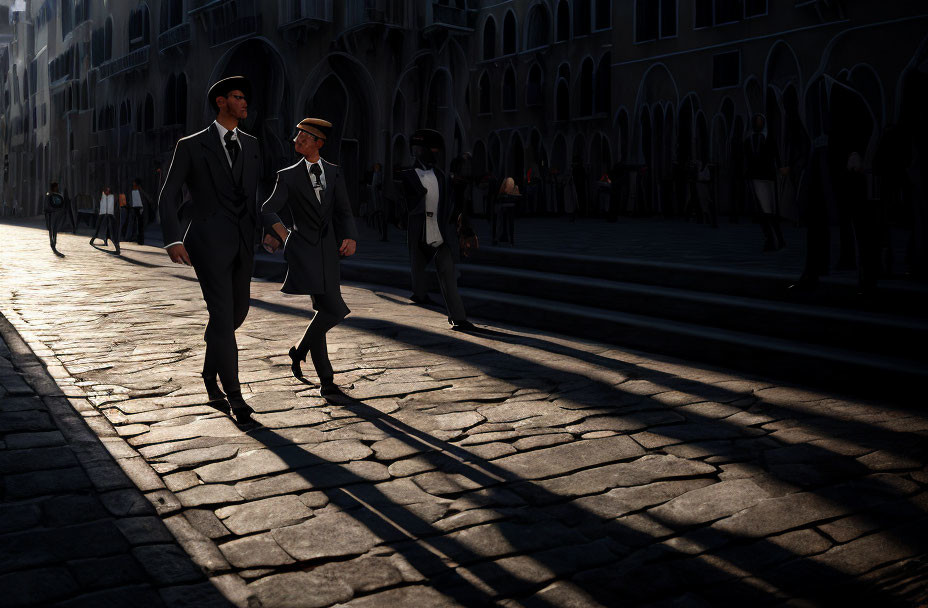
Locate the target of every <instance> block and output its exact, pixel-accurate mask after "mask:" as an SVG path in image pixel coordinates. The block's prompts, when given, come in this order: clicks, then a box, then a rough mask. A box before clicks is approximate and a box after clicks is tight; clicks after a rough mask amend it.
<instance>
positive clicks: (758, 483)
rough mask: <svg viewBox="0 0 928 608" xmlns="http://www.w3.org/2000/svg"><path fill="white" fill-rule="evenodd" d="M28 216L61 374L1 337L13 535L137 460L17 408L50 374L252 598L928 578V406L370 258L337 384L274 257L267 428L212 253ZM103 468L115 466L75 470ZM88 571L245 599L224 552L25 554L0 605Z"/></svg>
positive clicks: (2, 440)
mask: <svg viewBox="0 0 928 608" xmlns="http://www.w3.org/2000/svg"><path fill="white" fill-rule="evenodd" d="M0 243H2V245H0V313H2V316H3V317H5V318H6V320H7V321H8V322H9V324H10V325H11V326H12V328H14V329H15V330H16V332H18V334H19V335H20V336H21V337H22V340H24V342H25V343H26V344H27V345H28V346H29V347H30V348H31V349H32V351H33V352H34V353H35V355H36V356H37V357H38V358H39V359H40V360H41V362H42V363H43V364H44V365H45V366H46V368H47V370H48V374H50V376H51V378H53V379H54V383H52V382H50V381H41V380H39V379H38V378H40V376H39V375H36V374H24V372H22V371H19V372H17V371H15V370H13V368H12V367H11V365H6V366H4V364H3V362H2V361H0V386H2V387H3V388H0V404H2V405H0V475H2V479H3V481H2V486H0V499H2V503H0V548H2V547H12V548H13V549H12V550H21V549H18V547H21V546H23V545H22V544H16V540H17V539H19V538H21V536H17V538H16V539H12V540H11V537H13V536H15V535H23V534H30V533H35V534H38V533H39V532H36V531H35V530H40V531H41V533H42V534H46V535H49V534H53V533H50V532H48V531H47V530H48V528H47V524H46V523H36V522H32V523H29V524H28V525H26V524H24V525H23V527H21V528H14V527H11V526H6V525H3V522H5V521H7V519H6V516H5V515H3V514H4V513H13V512H14V510H15V511H16V512H27V511H28V512H31V511H32V510H34V508H35V507H33V506H30V505H34V504H36V502H37V501H40V500H46V501H47V500H50V499H49V498H48V497H49V496H54V495H56V493H71V494H77V495H81V496H86V495H88V492H90V491H91V490H89V489H88V488H90V485H93V486H94V487H95V488H97V489H98V490H99V488H100V487H101V486H100V481H99V480H97V479H95V477H94V476H95V475H97V474H99V475H112V474H113V470H112V469H113V467H112V466H111V465H112V462H111V461H107V463H108V465H107V466H102V465H101V466H99V467H96V469H95V468H94V467H85V468H81V469H76V468H75V467H74V462H73V458H69V457H66V456H61V457H60V460H56V459H55V457H53V455H52V453H51V452H49V450H52V449H60V448H51V447H44V446H46V445H57V444H46V443H44V439H42V438H41V437H34V435H35V434H36V433H37V432H39V431H40V429H32V428H26V427H23V426H22V423H21V422H17V421H21V420H22V419H24V417H25V415H24V414H23V413H22V411H21V410H22V409H23V408H22V407H21V399H20V398H13V396H12V395H11V393H14V391H13V389H11V387H12V386H18V387H19V388H18V389H17V390H27V389H26V388H23V386H20V385H17V384H16V379H17V377H19V376H22V377H24V378H25V380H26V381H27V382H29V383H30V384H31V388H29V389H28V390H32V391H34V392H35V393H37V394H38V395H39V396H40V397H45V398H46V401H47V400H48V399H50V398H53V397H54V396H55V395H56V394H57V395H62V394H63V395H64V396H65V397H67V399H66V400H65V399H62V398H61V397H60V396H59V397H58V398H57V399H55V400H54V404H55V407H49V408H48V412H47V414H43V415H47V416H50V418H49V420H50V421H51V422H53V423H54V424H55V425H57V426H58V428H59V429H60V428H62V427H63V426H65V425H70V426H71V427H73V426H74V425H75V424H79V422H80V421H79V420H77V416H76V415H75V414H74V413H75V412H76V413H77V415H79V416H81V417H83V420H84V421H85V422H86V424H87V425H88V426H89V428H90V429H91V430H92V431H93V433H86V436H82V437H81V442H82V443H83V444H84V445H85V447H88V449H89V446H94V445H101V444H102V446H103V447H104V448H105V449H106V450H108V452H109V454H110V455H111V457H112V461H115V463H118V465H119V467H120V468H121V469H122V471H123V472H124V474H125V475H126V476H127V477H128V479H130V480H131V482H132V484H134V485H135V486H136V487H137V489H138V490H139V491H141V492H142V493H144V495H145V496H146V497H147V498H148V501H149V502H150V503H151V505H152V506H153V507H154V512H152V513H150V514H149V516H151V515H154V514H155V513H156V514H157V515H159V516H160V518H161V519H163V520H164V523H165V524H166V527H167V530H169V531H170V532H171V533H172V534H173V537H174V538H176V541H177V544H178V545H179V546H180V547H181V548H183V550H184V551H186V553H187V554H188V555H189V557H190V559H191V560H192V562H193V563H194V564H196V565H197V566H199V568H200V570H202V572H203V573H205V575H206V576H207V577H209V579H210V580H212V581H213V583H214V584H215V585H216V588H217V589H218V590H219V591H220V592H221V593H222V595H224V596H225V597H226V598H227V599H228V600H229V601H230V602H232V603H233V604H235V605H237V606H241V607H246V606H247V607H257V606H263V607H265V608H269V607H272V606H318V607H324V606H332V605H342V604H344V605H347V606H353V607H354V606H357V607H362V606H363V607H367V606H403V607H405V606H416V607H419V608H428V607H433V606H459V605H460V606H485V605H498V606H503V607H506V608H516V607H520V606H525V607H536V606H538V607H545V606H576V607H586V606H619V605H622V606H626V605H655V606H670V605H674V606H718V605H738V606H748V605H776V604H780V603H785V602H788V601H790V600H796V599H805V600H808V602H809V603H808V604H801V605H836V604H842V605H872V606H893V605H900V606H907V605H912V606H915V605H921V604H924V603H925V602H928V589H926V587H928V466H926V462H928V458H926V436H928V414H926V412H925V411H924V406H923V405H922V404H913V407H912V409H909V410H906V409H901V408H898V407H895V406H893V407H889V406H885V405H881V404H878V403H868V402H861V401H857V400H854V399H848V398H843V397H841V396H838V395H832V394H826V393H822V392H817V391H810V390H805V389H802V388H797V387H791V386H784V385H782V384H781V383H780V384H775V383H772V382H769V381H766V380H764V379H763V377H762V376H761V375H758V376H756V377H749V376H745V375H744V374H741V373H734V372H729V371H727V370H724V369H717V368H709V367H706V366H703V365H696V364H692V363H688V362H685V361H680V360H673V359H670V358H666V357H656V356H652V355H648V354H647V353H642V352H636V351H630V350H625V349H622V348H618V347H615V346H607V345H602V344H596V343H591V342H586V341H578V340H574V339H571V338H569V337H567V336H566V335H554V334H549V333H544V332H539V331H535V330H531V331H529V330H525V329H520V328H517V327H510V326H494V327H493V329H494V330H496V333H495V334H493V335H467V334H461V333H456V332H452V331H449V329H448V324H447V321H446V319H445V315H444V314H442V313H441V312H438V311H437V310H426V309H423V308H420V307H417V306H413V305H411V304H410V303H409V302H408V300H407V299H406V296H408V295H409V294H408V293H407V292H405V291H396V290H391V289H385V288H379V287H378V288H373V287H367V286H364V285H346V286H344V287H343V294H344V296H345V301H346V302H347V304H348V306H349V307H350V308H351V309H352V314H351V315H350V316H349V317H348V319H347V320H346V321H345V322H344V323H343V324H342V325H341V326H339V327H337V328H336V329H334V330H333V331H332V332H330V333H329V336H328V344H329V351H330V353H331V356H332V361H333V364H334V366H335V371H336V378H335V379H336V382H338V383H339V384H340V385H342V386H344V387H345V388H346V393H347V394H348V395H349V396H350V399H349V400H347V401H345V402H343V403H339V404H337V405H336V404H330V403H327V402H325V401H324V400H322V399H321V398H319V396H318V388H316V387H314V386H313V385H311V384H307V383H302V382H300V381H298V380H297V379H295V378H294V377H293V376H292V375H291V374H290V367H289V363H290V361H289V358H288V357H287V355H286V352H287V349H288V348H289V347H290V346H291V345H292V344H293V343H294V341H295V340H297V339H298V337H299V335H301V333H302V331H303V329H304V328H305V326H306V323H307V322H308V318H309V310H311V308H310V303H309V299H308V298H305V297H293V296H286V295H284V294H282V293H280V292H279V287H280V285H279V284H278V283H269V282H254V283H253V284H252V307H251V312H250V313H249V315H248V318H247V320H246V322H245V324H244V326H243V327H242V328H241V329H240V330H239V331H238V332H237V338H238V345H239V350H240V367H241V370H242V381H243V386H242V389H243V393H244V394H245V398H246V400H247V401H248V403H249V405H251V406H252V407H253V408H254V409H255V410H256V412H257V415H256V416H255V419H256V420H257V421H258V422H259V423H260V425H261V426H260V427H259V428H257V429H255V430H251V431H248V432H243V431H242V430H240V429H239V428H238V427H237V426H236V425H235V424H234V423H233V422H232V421H231V419H230V418H228V417H227V416H226V415H225V414H224V413H222V412H220V411H217V410H216V409H215V408H213V407H211V406H210V405H208V404H207V399H206V394H205V390H204V388H203V384H202V381H201V379H200V375H199V374H200V371H201V368H202V357H203V353H204V348H203V331H204V327H205V323H206V318H207V317H206V310H205V305H204V304H203V301H202V297H201V294H200V290H199V286H198V284H197V282H196V279H195V276H194V273H193V270H192V269H191V268H187V267H181V266H176V265H172V264H171V263H170V261H169V259H168V257H167V255H166V254H165V253H164V252H163V250H161V249H158V248H154V247H144V246H138V245H135V244H134V243H124V244H123V245H122V256H121V257H117V256H115V255H113V254H112V253H111V249H110V250H99V249H95V248H92V247H90V246H89V245H88V244H87V238H86V237H85V236H74V235H72V234H70V233H62V234H61V235H60V236H59V241H58V244H59V250H60V251H61V252H62V253H64V254H65V256H66V257H63V258H58V257H56V256H55V255H54V254H53V253H52V252H51V251H50V249H49V246H48V238H47V234H46V233H45V232H44V231H42V230H38V229H34V228H30V227H24V226H14V225H10V224H0ZM360 246H361V247H363V246H364V243H363V242H362V243H361V244H360ZM474 321H475V322H476V323H478V324H481V321H480V319H474ZM569 329H570V328H569V327H565V334H566V333H569ZM0 354H3V351H2V350H0ZM307 368H308V377H309V379H310V380H315V378H314V377H313V376H312V373H311V371H310V370H311V366H307ZM757 371H758V374H761V373H762V372H763V370H761V369H758V370H757ZM66 406H69V407H70V409H69V408H68V407H66ZM56 412H58V413H56ZM69 417H70V418H69ZM27 426H28V425H27ZM46 426H48V425H46ZM54 432H55V431H54V430H53V429H52V427H51V426H48V428H45V427H43V428H42V429H41V434H46V433H54ZM94 434H95V436H96V438H99V443H95V442H96V441H97V440H96V439H95V438H94ZM27 435H28V437H27ZM94 449H96V448H94ZM30 450H31V451H32V452H34V454H35V459H40V458H45V459H48V460H47V461H46V462H45V463H44V464H43V465H42V469H43V470H44V471H45V472H44V473H43V475H45V476H49V475H52V474H54V475H59V474H60V476H61V481H60V482H56V483H51V482H49V483H47V484H46V485H47V488H46V489H44V490H41V491H42V492H44V494H41V496H40V495H38V494H37V493H35V492H30V493H26V494H24V493H23V492H22V491H21V487H22V486H21V483H22V481H21V477H22V475H23V474H24V473H26V472H27V471H26V469H25V468H23V467H26V466H27V465H26V464H24V463H25V462H27V461H29V460H30V458H31V457H30V456H29V451H30ZM103 456H106V455H105V454H104V455H103ZM102 460H105V459H102ZM102 460H101V461H102ZM36 462H38V460H36ZM48 471H52V472H53V473H49V472H48ZM75 471H77V472H75ZM116 472H117V473H118V471H116ZM82 475H86V476H87V479H89V481H90V485H87V484H86V483H84V481H81V484H79V485H76V486H74V485H72V486H68V485H67V483H66V482H67V480H72V479H74V478H81V479H83V478H82V477H81V476H82ZM75 476H76V477H75ZM130 485H131V484H130ZM129 489H130V490H131V489H132V488H131V487H130V488H129ZM146 507H147V505H146ZM153 519H154V518H153ZM107 521H108V520H107ZM155 523H157V522H155ZM107 525H108V526H109V525H110V524H107ZM36 526H38V528H37V527H36ZM118 529H119V530H121V531H122V532H125V530H124V529H123V526H122V525H120V526H118ZM155 529H156V530H162V528H160V527H155ZM29 530H32V531H33V532H29ZM114 532H115V531H114ZM61 534H62V535H63V536H64V538H66V539H67V540H69V542H76V541H74V540H73V539H71V537H69V536H67V535H68V534H69V532H68V530H66V529H63V530H62V531H61ZM116 536H118V535H116ZM159 539H160V540H158V542H159V543H162V544H157V545H153V546H157V547H168V548H165V549H162V550H163V551H168V552H170V551H174V550H175V549H176V547H177V545H174V544H173V542H174V541H173V540H171V539H170V537H165V538H160V537H159ZM86 542H90V543H92V542H94V541H93V540H88V541H86ZM151 542H154V541H151ZM110 545H111V548H110V547H109V546H108V547H107V548H105V549H101V550H100V551H99V552H97V553H95V554H94V558H96V559H100V560H102V559H103V558H112V559H115V558H114V557H113V556H117V555H122V554H124V553H125V552H127V551H130V550H131V551H132V552H133V553H134V555H135V556H136V558H138V560H139V562H141V563H142V564H143V565H144V557H145V555H146V552H151V551H153V550H152V549H150V548H146V547H142V548H141V552H140V550H139V548H138V547H136V543H133V542H132V539H131V538H128V539H127V540H118V542H116V541H114V542H112V543H110ZM146 546H147V545H146ZM132 547H135V548H132ZM170 547H173V549H170ZM177 553H180V552H179V551H177ZM0 555H3V551H2V549H0ZM172 555H173V554H172ZM175 557H177V556H176V555H175ZM180 557H181V558H183V556H180ZM172 563H175V562H172ZM177 563H187V562H184V561H183V560H182V559H181V560H180V562H177ZM62 569H64V570H67V571H68V572H69V573H70V575H69V576H73V579H74V585H73V586H72V587H69V588H67V589H65V590H64V591H60V592H59V595H58V596H54V597H52V598H51V599H53V600H56V601H57V600H66V599H75V600H79V599H80V598H81V597H82V596H83V594H87V593H91V592H94V591H95V590H97V589H100V588H101V587H103V586H105V587H106V588H107V589H108V590H109V589H115V590H116V591H112V592H113V593H118V592H119V591H118V590H119V589H123V592H124V594H125V596H127V597H131V594H133V593H137V592H139V591H138V589H141V588H144V589H145V592H146V593H153V592H152V591H151V589H154V588H157V589H158V590H159V593H160V595H158V596H157V597H156V598H155V599H156V600H157V601H163V602H165V603H166V604H167V605H169V606H187V605H189V606H194V605H197V606H202V605H207V602H214V603H215V605H219V604H220V603H221V598H218V596H217V597H211V596H210V595H209V593H208V592H209V591H210V590H209V589H206V588H204V586H203V585H202V581H199V585H200V586H196V584H197V583H198V579H197V576H199V575H200V573H199V572H193V573H191V574H189V577H188V578H187V579H184V578H183V577H181V578H179V579H176V580H175V579H170V580H169V581H168V582H159V581H158V579H157V578H156V574H153V573H152V572H150V571H147V572H146V573H140V574H139V579H138V580H135V579H133V582H132V584H131V586H125V587H119V585H118V584H116V583H112V584H106V585H103V584H101V583H99V582H98V581H96V580H95V578H94V573H93V568H90V567H88V565H87V564H86V563H84V562H81V563H79V564H78V565H75V564H74V563H72V561H70V558H68V557H67V556H60V555H58V556H56V555H51V556H50V557H47V558H46V557H44V556H43V557H41V558H37V559H35V560H32V561H30V560H28V559H23V558H17V557H16V556H15V555H14V556H13V557H12V558H11V557H10V556H9V555H3V556H2V557H0V581H2V584H0V586H2V588H3V589H4V596H5V597H4V598H3V600H0V604H3V605H6V604H5V603H4V602H5V601H9V598H13V603H12V604H11V605H21V604H22V605H27V604H29V603H30V602H32V603H35V604H42V603H47V601H49V600H48V599H47V598H46V599H42V596H40V595H36V594H35V593H30V592H29V589H31V588H32V587H35V588H40V587H41V586H42V585H43V584H44V583H43V582H42V580H43V577H51V576H52V574H49V572H51V571H52V570H54V571H56V572H57V571H58V570H62ZM100 570H101V572H99V576H100V577H102V576H104V575H105V574H106V573H105V572H103V571H102V570H105V567H104V565H102V564H101V566H100ZM172 572H174V570H172ZM59 576H60V574H59ZM117 582H118V581H117ZM143 583H144V586H141V587H140V585H143ZM169 583H170V585H175V584H181V583H183V584H185V585H194V586H195V588H196V589H197V591H198V593H200V594H201V595H200V596H196V595H194V594H189V595H187V596H184V595H183V594H179V593H175V592H172V591H170V590H168V591H165V589H167V588H168V587H169V586H170V585H169ZM7 589H11V590H12V592H11V593H9V594H7V592H6V590H7ZM140 597H141V596H140ZM88 602H89V603H88ZM140 602H142V600H140ZM80 605H93V602H92V601H90V600H86V599H85V600H84V604H80ZM97 605H99V604H97ZM139 605H148V604H144V603H139ZM210 605H213V604H210ZM794 605H800V604H798V603H797V604H794Z"/></svg>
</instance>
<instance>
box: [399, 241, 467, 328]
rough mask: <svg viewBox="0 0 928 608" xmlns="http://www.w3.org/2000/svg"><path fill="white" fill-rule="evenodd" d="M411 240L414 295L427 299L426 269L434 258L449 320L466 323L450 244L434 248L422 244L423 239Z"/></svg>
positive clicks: (410, 252) (410, 253)
mask: <svg viewBox="0 0 928 608" xmlns="http://www.w3.org/2000/svg"><path fill="white" fill-rule="evenodd" d="M409 239H410V244H409V257H410V264H411V266H412V293H413V295H414V296H416V297H417V298H425V297H426V295H428V283H427V281H426V274H425V267H426V266H427V265H428V263H429V262H430V261H431V260H432V258H434V259H435V269H436V270H437V271H438V285H439V287H440V288H441V295H442V297H443V298H444V299H445V307H446V308H447V309H448V320H449V321H465V320H466V319H467V312H466V311H465V310H464V302H462V301H461V295H460V294H459V293H458V281H457V276H456V275H457V270H456V269H455V267H454V256H453V255H452V253H451V246H450V245H448V243H442V244H441V245H439V246H438V247H432V246H430V245H427V244H425V243H424V242H422V240H421V237H420V239H418V240H416V239H415V238H414V237H413V236H412V235H411V234H410V235H409Z"/></svg>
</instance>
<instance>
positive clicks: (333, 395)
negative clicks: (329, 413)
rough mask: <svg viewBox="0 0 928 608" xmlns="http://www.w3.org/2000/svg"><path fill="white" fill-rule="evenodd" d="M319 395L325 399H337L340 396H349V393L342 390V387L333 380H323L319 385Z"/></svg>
mask: <svg viewBox="0 0 928 608" xmlns="http://www.w3.org/2000/svg"><path fill="white" fill-rule="evenodd" d="M319 396H320V397H322V398H323V399H337V398H339V397H347V395H346V394H345V393H343V392H342V389H341V388H340V387H339V386H338V385H337V384H335V383H334V382H332V381H331V380H328V381H323V382H322V384H321V386H320V387H319Z"/></svg>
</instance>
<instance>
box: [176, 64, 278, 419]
mask: <svg viewBox="0 0 928 608" xmlns="http://www.w3.org/2000/svg"><path fill="white" fill-rule="evenodd" d="M250 93H251V85H250V84H249V82H248V80H247V79H246V78H244V77H242V76H231V77H229V78H224V79H222V80H220V81H218V82H216V83H215V84H213V85H212V87H210V89H209V93H208V94H207V95H208V101H209V104H210V106H211V107H212V109H213V111H214V112H215V113H216V120H214V121H213V123H212V124H210V125H209V126H208V127H207V128H205V129H203V130H202V131H199V132H197V133H194V134H193V135H190V136H188V137H184V138H182V139H180V140H179V141H178V142H177V147H176V148H175V149H174V157H173V159H172V160H171V166H170V168H169V169H168V174H167V177H166V178H165V180H164V185H163V187H162V188H161V194H160V195H159V197H158V199H159V200H158V206H159V209H160V211H161V230H162V232H163V234H164V242H165V243H166V245H165V249H167V253H168V255H169V256H170V258H171V261H172V262H174V263H177V264H186V265H193V269H194V271H195V272H196V275H197V280H198V281H199V283H200V289H201V290H202V292H203V299H204V300H205V301H206V309H207V311H208V312H209V322H208V323H207V325H206V333H205V336H204V337H205V340H206V356H205V358H204V361H203V372H202V374H201V375H202V377H203V383H204V384H205V386H206V392H207V395H208V396H209V398H210V400H211V401H221V400H222V399H225V398H228V403H229V405H230V406H231V410H232V414H233V416H234V417H235V419H236V421H237V422H239V423H240V424H243V423H247V422H250V421H251V420H252V418H251V414H252V413H253V410H252V409H251V407H249V406H248V404H247V403H246V402H245V399H244V398H243V397H242V392H241V386H240V383H239V375H238V346H237V344H236V342H235V330H236V329H238V328H239V327H240V326H241V325H242V323H243V322H244V321H245V317H246V316H247V315H248V306H249V301H250V298H251V273H252V269H253V266H254V244H255V243H256V242H257V240H258V237H259V231H258V230H259V217H258V205H257V189H258V178H259V174H260V166H261V163H260V160H259V149H258V140H257V139H255V138H254V137H252V136H251V135H248V134H247V133H244V132H242V131H241V130H240V129H239V124H240V122H241V121H242V120H244V119H245V118H246V117H247V116H248V97H249V95H250ZM185 184H186V186H187V188H188V189H189V192H190V201H189V203H188V204H186V205H183V207H181V205H179V202H180V200H181V189H182V186H183V185H185ZM181 212H183V214H184V218H185V219H186V218H189V219H190V225H189V227H188V228H187V229H186V231H185V230H184V229H183V228H182V226H181V218H180V213H181ZM217 376H218V381H219V382H222V388H223V389H225V394H224V393H223V392H222V390H220V388H219V384H218V382H217Z"/></svg>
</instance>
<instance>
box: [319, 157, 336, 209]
mask: <svg viewBox="0 0 928 608" xmlns="http://www.w3.org/2000/svg"><path fill="white" fill-rule="evenodd" d="M322 170H323V172H324V173H325V192H323V193H322V207H323V209H327V208H328V207H329V206H330V205H331V204H332V199H333V198H334V196H335V165H333V164H332V163H329V162H326V161H325V160H323V161H322Z"/></svg>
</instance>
